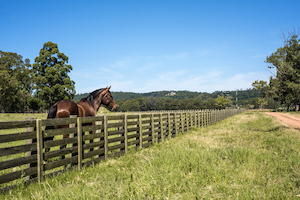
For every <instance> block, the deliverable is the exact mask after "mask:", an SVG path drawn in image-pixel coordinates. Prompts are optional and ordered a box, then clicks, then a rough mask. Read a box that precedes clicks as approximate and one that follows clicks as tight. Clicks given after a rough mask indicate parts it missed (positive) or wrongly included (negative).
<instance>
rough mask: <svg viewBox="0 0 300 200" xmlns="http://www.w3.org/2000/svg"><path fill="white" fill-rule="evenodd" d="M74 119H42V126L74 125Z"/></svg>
mask: <svg viewBox="0 0 300 200" xmlns="http://www.w3.org/2000/svg"><path fill="white" fill-rule="evenodd" d="M75 123H76V118H56V119H43V120H42V126H56V125H58V126H59V125H69V124H75Z"/></svg>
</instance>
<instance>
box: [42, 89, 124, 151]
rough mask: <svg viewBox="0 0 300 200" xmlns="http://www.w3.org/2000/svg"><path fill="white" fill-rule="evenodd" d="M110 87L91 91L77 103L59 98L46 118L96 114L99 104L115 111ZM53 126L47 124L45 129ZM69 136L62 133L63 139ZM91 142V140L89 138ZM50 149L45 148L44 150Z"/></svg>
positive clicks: (115, 106)
mask: <svg viewBox="0 0 300 200" xmlns="http://www.w3.org/2000/svg"><path fill="white" fill-rule="evenodd" d="M109 90H110V87H106V88H102V89H98V90H95V91H93V92H92V93H90V94H89V95H88V96H87V97H86V98H83V99H81V100H80V101H79V102H78V103H75V102H73V101H70V100H61V101H58V102H56V103H55V104H54V105H53V106H52V107H51V108H50V110H49V113H48V116H47V119H53V118H69V117H70V115H77V116H78V117H89V116H96V114H97V112H98V110H99V108H100V106H101V105H105V106H107V107H108V108H109V109H110V110H111V111H116V110H117V108H118V105H117V104H116V102H115V101H114V99H113V96H112V94H111V92H110V91H109ZM68 127H69V125H60V126H59V128H68ZM54 128H56V127H54V126H47V127H46V130H47V129H54ZM53 138H54V136H52V137H46V138H44V141H48V140H53ZM65 138H69V134H66V135H63V139H65ZM91 142H92V140H91ZM63 148H66V145H62V146H60V149H63ZM48 151H50V148H47V149H46V150H45V152H48Z"/></svg>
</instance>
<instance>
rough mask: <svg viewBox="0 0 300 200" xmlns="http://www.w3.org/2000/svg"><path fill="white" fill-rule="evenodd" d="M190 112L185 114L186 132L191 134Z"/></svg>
mask: <svg viewBox="0 0 300 200" xmlns="http://www.w3.org/2000/svg"><path fill="white" fill-rule="evenodd" d="M190 117H191V115H190V112H186V114H185V120H186V132H189V126H190V121H191V120H190Z"/></svg>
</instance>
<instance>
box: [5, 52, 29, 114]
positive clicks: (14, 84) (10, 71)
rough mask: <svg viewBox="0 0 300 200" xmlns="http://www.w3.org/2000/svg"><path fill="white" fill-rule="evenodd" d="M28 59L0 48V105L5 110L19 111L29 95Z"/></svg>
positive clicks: (24, 105) (23, 107)
mask: <svg viewBox="0 0 300 200" xmlns="http://www.w3.org/2000/svg"><path fill="white" fill-rule="evenodd" d="M30 68H31V65H30V60H29V59H26V60H25V62H24V61H23V57H22V56H21V55H18V54H17V53H11V52H4V51H1V50H0V83H1V85H0V94H1V95H0V106H1V107H2V109H3V110H4V111H5V112H21V111H24V110H25V108H26V107H27V102H26V99H27V98H28V97H30V95H31V85H32V82H31V69H30Z"/></svg>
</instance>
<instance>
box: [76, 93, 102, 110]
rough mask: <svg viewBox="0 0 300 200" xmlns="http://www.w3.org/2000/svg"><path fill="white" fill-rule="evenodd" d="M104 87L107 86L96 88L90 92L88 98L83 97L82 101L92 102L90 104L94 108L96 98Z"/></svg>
mask: <svg viewBox="0 0 300 200" xmlns="http://www.w3.org/2000/svg"><path fill="white" fill-rule="evenodd" d="M104 89H105V88H101V89H98V90H95V91H93V92H91V93H90V94H89V96H87V97H86V98H83V99H81V100H80V102H88V103H89V104H90V106H92V107H93V108H94V99H96V98H97V97H98V95H99V93H100V92H102V90H104ZM94 109H95V108H94Z"/></svg>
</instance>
